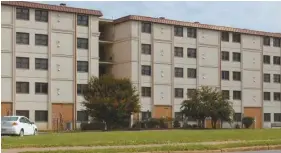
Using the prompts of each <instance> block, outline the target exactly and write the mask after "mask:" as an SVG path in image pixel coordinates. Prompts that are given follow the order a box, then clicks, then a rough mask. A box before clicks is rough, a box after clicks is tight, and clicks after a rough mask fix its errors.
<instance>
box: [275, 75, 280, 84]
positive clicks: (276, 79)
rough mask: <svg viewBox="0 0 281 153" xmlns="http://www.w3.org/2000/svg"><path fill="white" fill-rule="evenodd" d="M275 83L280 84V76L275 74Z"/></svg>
mask: <svg viewBox="0 0 281 153" xmlns="http://www.w3.org/2000/svg"><path fill="white" fill-rule="evenodd" d="M273 82H274V83H280V74H273Z"/></svg>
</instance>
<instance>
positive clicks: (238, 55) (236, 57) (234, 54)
mask: <svg viewBox="0 0 281 153" xmlns="http://www.w3.org/2000/svg"><path fill="white" fill-rule="evenodd" d="M232 61H233V62H241V53H238V52H232Z"/></svg>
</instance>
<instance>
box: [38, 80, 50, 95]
mask: <svg viewBox="0 0 281 153" xmlns="http://www.w3.org/2000/svg"><path fill="white" fill-rule="evenodd" d="M44 88H46V89H44ZM37 89H39V91H38V90H37ZM35 94H46V95H47V94H48V83H47V82H35Z"/></svg>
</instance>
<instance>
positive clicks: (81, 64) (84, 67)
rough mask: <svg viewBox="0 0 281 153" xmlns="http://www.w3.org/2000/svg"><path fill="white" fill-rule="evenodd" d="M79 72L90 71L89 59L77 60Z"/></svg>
mask: <svg viewBox="0 0 281 153" xmlns="http://www.w3.org/2000/svg"><path fill="white" fill-rule="evenodd" d="M77 72H79V73H88V72H89V62H88V61H77Z"/></svg>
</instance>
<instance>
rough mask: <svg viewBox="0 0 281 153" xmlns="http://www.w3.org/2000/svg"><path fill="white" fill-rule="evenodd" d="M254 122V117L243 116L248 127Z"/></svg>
mask: <svg viewBox="0 0 281 153" xmlns="http://www.w3.org/2000/svg"><path fill="white" fill-rule="evenodd" d="M253 123H254V118H253V117H243V119H242V124H243V125H244V126H245V127H246V128H247V129H248V128H249V127H250V126H251V125H252V124H253Z"/></svg>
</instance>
